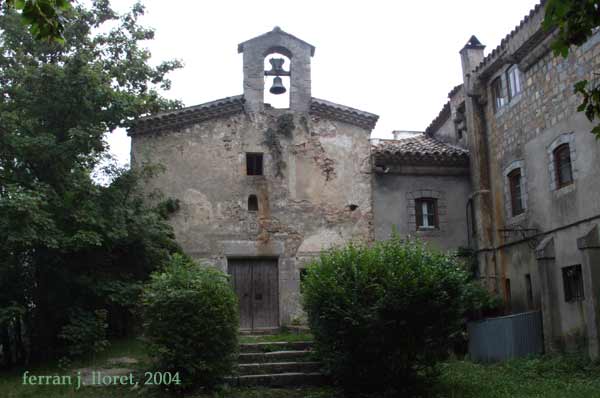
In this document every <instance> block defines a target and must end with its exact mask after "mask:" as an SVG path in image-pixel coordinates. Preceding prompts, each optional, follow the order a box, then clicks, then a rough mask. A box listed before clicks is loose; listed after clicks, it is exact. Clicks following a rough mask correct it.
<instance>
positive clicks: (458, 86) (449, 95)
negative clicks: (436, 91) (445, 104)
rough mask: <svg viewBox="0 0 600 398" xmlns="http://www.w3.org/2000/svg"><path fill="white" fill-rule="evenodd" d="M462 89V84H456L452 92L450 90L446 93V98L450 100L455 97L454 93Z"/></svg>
mask: <svg viewBox="0 0 600 398" xmlns="http://www.w3.org/2000/svg"><path fill="white" fill-rule="evenodd" d="M462 88H463V83H460V84H457V85H456V86H454V88H453V89H452V90H450V92H449V93H448V98H452V97H454V96H455V95H456V93H458V92H459V91H460V89H462Z"/></svg>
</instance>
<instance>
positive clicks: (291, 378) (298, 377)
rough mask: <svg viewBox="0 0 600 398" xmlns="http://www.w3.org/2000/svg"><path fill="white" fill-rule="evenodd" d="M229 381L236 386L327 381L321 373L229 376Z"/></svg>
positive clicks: (311, 384)
mask: <svg viewBox="0 0 600 398" xmlns="http://www.w3.org/2000/svg"><path fill="white" fill-rule="evenodd" d="M227 382H228V383H229V384H231V385H232V386H235V387H250V386H262V387H289V386H320V385H324V384H325V383H326V382H327V379H326V377H325V376H324V375H323V374H321V373H296V372H290V373H275V374H262V375H245V376H234V377H229V378H228V379H227Z"/></svg>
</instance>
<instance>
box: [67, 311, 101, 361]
mask: <svg viewBox="0 0 600 398" xmlns="http://www.w3.org/2000/svg"><path fill="white" fill-rule="evenodd" d="M106 319H107V311H106V310H96V311H94V312H90V311H84V310H82V309H80V308H74V309H73V310H71V311H70V314H69V323H68V324H66V325H65V326H63V327H62V329H61V331H60V333H59V335H58V337H59V338H61V339H62V340H63V341H64V342H65V343H66V345H67V353H68V355H69V356H70V357H71V358H76V357H81V356H84V355H88V354H96V353H99V352H102V351H104V349H105V348H106V347H108V345H109V343H108V340H107V339H106V329H107V327H108V324H107V323H106Z"/></svg>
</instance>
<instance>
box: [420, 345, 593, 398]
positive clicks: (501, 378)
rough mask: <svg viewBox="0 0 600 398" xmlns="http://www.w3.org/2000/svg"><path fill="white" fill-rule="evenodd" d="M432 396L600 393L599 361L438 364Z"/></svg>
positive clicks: (576, 397)
mask: <svg viewBox="0 0 600 398" xmlns="http://www.w3.org/2000/svg"><path fill="white" fill-rule="evenodd" d="M440 371H441V376H440V380H439V383H437V385H436V386H435V387H434V388H433V389H432V391H431V393H430V394H431V395H430V396H432V397H436V398H442V397H443V398H459V397H460V398H471V397H472V398H475V397H477V398H508V397H511V398H512V397H523V398H529V397H531V398H533V397H540V398H541V397H544V398H567V397H568V398H584V397H585V398H594V397H600V363H598V362H597V363H595V364H594V363H591V362H590V361H588V360H586V359H584V358H583V357H581V356H579V355H572V354H571V355H562V356H559V355H556V356H543V357H537V358H530V359H516V360H512V361H509V362H505V363H501V364H493V365H481V364H474V363H472V362H468V361H453V362H447V363H444V364H442V365H441V366H440Z"/></svg>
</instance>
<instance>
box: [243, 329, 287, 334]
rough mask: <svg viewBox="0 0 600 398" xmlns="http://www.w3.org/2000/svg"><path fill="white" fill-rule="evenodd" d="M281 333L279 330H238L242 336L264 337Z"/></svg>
mask: <svg viewBox="0 0 600 398" xmlns="http://www.w3.org/2000/svg"><path fill="white" fill-rule="evenodd" d="M279 332H281V328H265V329H240V335H242V336H255V335H256V336H264V335H269V334H277V333H279Z"/></svg>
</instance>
